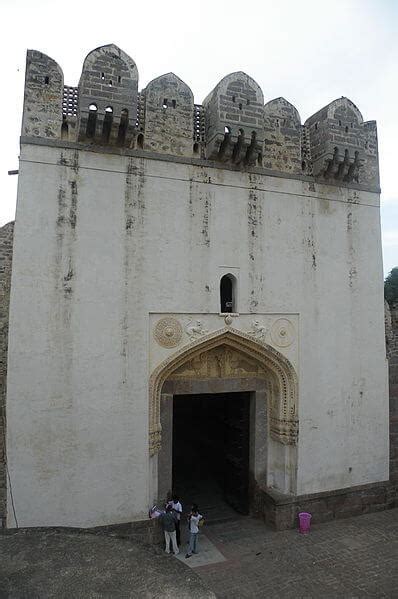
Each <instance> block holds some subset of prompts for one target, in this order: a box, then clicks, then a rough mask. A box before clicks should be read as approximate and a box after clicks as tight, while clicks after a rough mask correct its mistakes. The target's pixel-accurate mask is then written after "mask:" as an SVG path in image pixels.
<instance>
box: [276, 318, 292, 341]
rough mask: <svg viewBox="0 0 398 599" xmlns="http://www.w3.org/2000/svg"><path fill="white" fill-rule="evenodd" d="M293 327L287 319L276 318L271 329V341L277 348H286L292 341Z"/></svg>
mask: <svg viewBox="0 0 398 599" xmlns="http://www.w3.org/2000/svg"><path fill="white" fill-rule="evenodd" d="M294 337H295V331H294V326H293V324H292V323H291V322H290V320H288V319H287V318H278V320H276V321H275V322H274V324H273V325H272V328H271V339H272V341H273V342H274V343H275V345H278V347H288V346H289V345H291V344H292V343H293V341H294Z"/></svg>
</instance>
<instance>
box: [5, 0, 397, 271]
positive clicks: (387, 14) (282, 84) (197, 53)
mask: <svg viewBox="0 0 398 599" xmlns="http://www.w3.org/2000/svg"><path fill="white" fill-rule="evenodd" d="M1 9H2V11H1V13H2V23H3V27H2V35H1V41H0V49H1V56H2V85H1V99H0V106H1V114H2V119H3V120H2V131H3V133H2V143H1V147H0V153H1V165H2V168H1V171H0V183H1V189H2V195H1V198H2V202H1V204H0V225H2V224H4V223H6V222H8V221H9V220H12V219H13V218H14V214H15V201H16V185H17V177H16V176H14V177H12V176H8V175H7V171H8V170H11V169H17V168H18V153H19V135H20V125H21V114H22V100H23V87H24V70H25V55H26V50H27V49H28V48H30V49H36V50H40V51H42V52H44V53H45V54H48V55H49V56H51V57H52V58H53V59H54V60H56V61H57V62H58V64H59V65H60V66H61V68H62V69H63V72H64V76H65V83H66V84H68V85H77V82H78V79H79V76H80V72H81V67H82V63H83V60H84V57H85V56H86V54H87V53H88V52H89V51H90V50H92V49H93V48H96V47H97V46H101V45H103V44H108V43H112V42H113V43H115V44H116V45H117V46H119V47H120V48H122V49H123V50H124V51H125V52H126V53H127V54H129V55H130V56H131V57H132V58H133V59H134V60H135V61H136V63H137V66H138V72H139V75H140V81H139V87H140V88H143V87H145V85H146V84H147V83H148V82H149V81H150V80H151V79H153V78H155V77H157V76H158V75H161V74H163V73H167V72H169V71H173V72H174V73H176V74H177V75H178V76H179V77H181V79H183V80H184V81H185V82H186V83H187V84H188V85H189V86H190V87H191V89H192V91H193V93H194V96H195V101H196V102H198V103H201V102H202V100H203V99H204V98H205V96H206V95H207V94H208V92H209V91H210V90H211V89H212V88H213V87H214V86H215V85H216V83H217V82H218V81H219V80H220V79H221V78H222V77H223V76H225V75H226V74H228V73H230V72H232V71H237V70H243V71H245V72H246V73H248V74H249V75H250V76H251V77H253V78H254V79H255V80H256V81H257V82H258V83H259V85H260V86H261V87H262V89H263V92H264V98H265V101H266V102H267V101H268V100H271V99H273V98H275V97H278V96H283V97H285V98H286V99H287V100H289V101H290V102H292V103H293V104H294V105H295V106H296V108H297V109H298V111H299V113H300V115H301V118H302V121H303V122H304V120H305V119H307V118H308V117H309V116H310V115H311V114H313V113H314V112H316V111H317V110H319V109H320V108H321V107H322V106H324V105H326V104H328V103H329V102H330V101H331V100H334V99H335V98H338V97H340V96H347V97H349V98H350V99H351V100H352V101H353V102H354V103H355V104H356V105H357V106H358V108H359V109H360V111H361V112H362V114H363V117H364V119H365V120H373V119H375V120H377V124H378V133H379V152H380V168H381V187H382V231H383V254H384V271H385V274H387V273H388V272H389V271H390V270H391V268H392V267H393V266H398V176H397V175H396V171H397V170H398V169H397V167H398V165H397V164H396V162H395V160H397V158H396V157H397V150H396V144H397V140H398V124H397V123H398V117H397V100H398V35H397V30H398V0H378V1H377V0H334V1H333V2H325V1H321V0H317V1H312V0H300V1H299V0H278V1H277V0H252V1H251V2H247V1H245V0H228V1H224V0H203V1H200V0H196V1H195V2H192V1H191V0H168V1H165V0H163V1H161V0H147V1H143V0H141V1H140V2H136V1H134V0H130V1H125V0H119V1H118V2H110V1H109V0H107V1H106V2H105V1H103V0H96V1H93V0H90V1H89V2H84V0H83V1H80V2H78V1H76V0H68V1H66V2H59V1H58V0H1Z"/></svg>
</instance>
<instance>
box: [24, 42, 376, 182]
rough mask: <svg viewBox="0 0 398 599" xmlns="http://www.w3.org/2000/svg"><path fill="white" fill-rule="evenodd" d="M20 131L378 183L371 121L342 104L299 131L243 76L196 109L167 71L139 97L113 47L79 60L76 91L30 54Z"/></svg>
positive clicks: (280, 105) (289, 111)
mask: <svg viewBox="0 0 398 599" xmlns="http://www.w3.org/2000/svg"><path fill="white" fill-rule="evenodd" d="M22 135H23V136H24V137H40V138H47V139H61V140H65V141H71V142H82V143H84V144H85V146H87V144H92V145H100V146H105V147H111V146H114V147H119V148H130V149H140V150H143V151H148V152H149V151H150V152H155V153H159V154H165V155H171V156H184V157H196V158H201V159H204V160H206V159H207V160H213V161H217V162H220V163H224V164H227V163H229V164H230V165H235V166H236V168H239V169H243V170H244V169H245V168H253V167H263V168H267V169H269V170H271V171H276V172H279V173H288V174H290V175H306V176H314V178H315V180H319V181H324V182H326V183H331V182H334V183H338V184H339V185H343V186H346V185H349V184H351V183H353V184H360V185H362V186H365V187H369V188H372V189H374V188H378V186H379V164H378V151H377V129H376V123H375V121H368V122H364V121H363V118H362V115H361V113H360V112H359V110H358V108H357V107H356V106H355V105H354V104H353V103H352V102H351V101H350V100H349V99H348V98H344V97H342V98H339V99H338V100H335V101H333V102H331V103H330V104H328V105H327V106H325V107H324V108H322V109H321V110H320V111H319V112H317V113H316V114H314V115H313V116H311V117H310V118H309V119H307V121H306V122H305V123H304V125H302V124H301V119H300V115H299V113H298V111H297V110H296V108H295V107H294V106H293V105H292V104H290V103H289V102H288V101H287V100H285V99H284V98H276V99H275V100H271V101H269V102H267V103H266V104H265V105H264V96H263V92H262V90H261V89H260V87H259V86H258V84H257V83H256V82H255V81H254V80H253V79H252V78H251V77H249V76H248V75H246V74H245V73H243V72H236V73H231V74H229V75H227V76H226V77H224V78H223V79H222V80H221V81H220V82H219V83H218V84H217V85H216V87H215V88H214V89H213V91H212V92H210V94H209V95H208V96H207V98H206V99H205V100H204V102H203V105H198V104H194V99H193V94H192V91H191V90H190V88H189V87H188V86H187V85H186V83H184V82H183V81H182V80H181V79H179V77H177V76H176V75H174V73H167V74H166V75H161V76H160V77H157V78H156V79H154V80H153V81H151V82H150V83H149V84H148V85H147V87H146V88H145V89H143V90H142V91H141V92H139V91H138V70H137V66H136V64H135V62H134V61H133V60H132V59H131V58H130V57H129V56H128V55H127V54H125V53H124V52H123V51H122V50H120V49H119V48H118V47H117V46H115V45H114V44H110V45H106V46H102V47H100V48H96V49H95V50H93V51H92V52H90V53H89V54H88V55H87V57H86V59H85V61H84V63H83V70H82V74H81V77H80V81H79V85H78V86H77V87H70V86H65V85H64V80H63V73H62V70H61V68H60V67H59V65H58V64H57V63H56V62H55V61H54V60H52V59H51V58H49V57H48V56H46V55H45V54H42V53H41V52H38V51H36V50H28V52H27V63H26V79H25V99H24V111H23V121H22Z"/></svg>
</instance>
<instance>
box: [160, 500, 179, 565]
mask: <svg viewBox="0 0 398 599" xmlns="http://www.w3.org/2000/svg"><path fill="white" fill-rule="evenodd" d="M159 520H160V522H161V524H162V527H163V532H164V540H165V542H166V548H165V551H166V553H170V541H171V543H172V545H173V552H174V555H178V554H179V552H180V551H179V549H178V545H177V539H176V521H177V518H176V516H175V514H174V513H173V508H172V507H171V505H167V506H166V512H165V513H163V514H161V515H160V516H159Z"/></svg>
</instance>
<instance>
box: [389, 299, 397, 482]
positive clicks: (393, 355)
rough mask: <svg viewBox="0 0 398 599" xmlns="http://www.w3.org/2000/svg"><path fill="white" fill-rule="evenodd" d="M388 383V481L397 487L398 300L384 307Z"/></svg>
mask: <svg viewBox="0 0 398 599" xmlns="http://www.w3.org/2000/svg"><path fill="white" fill-rule="evenodd" d="M386 341H387V357H388V363H389V383H390V482H391V484H392V485H393V486H394V487H395V489H396V490H397V489H398V302H395V303H393V304H392V305H391V306H390V307H388V306H387V307H386Z"/></svg>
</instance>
